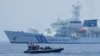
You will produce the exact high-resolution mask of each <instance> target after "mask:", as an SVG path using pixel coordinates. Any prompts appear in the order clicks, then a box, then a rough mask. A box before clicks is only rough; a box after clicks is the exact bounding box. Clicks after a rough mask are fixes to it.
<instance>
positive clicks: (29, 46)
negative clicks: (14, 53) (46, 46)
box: [28, 42, 34, 50]
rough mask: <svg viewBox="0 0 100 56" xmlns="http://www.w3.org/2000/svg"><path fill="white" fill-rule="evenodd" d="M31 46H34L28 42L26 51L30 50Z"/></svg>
mask: <svg viewBox="0 0 100 56" xmlns="http://www.w3.org/2000/svg"><path fill="white" fill-rule="evenodd" d="M33 45H34V44H33V43H32V42H28V50H31V49H32V46H33Z"/></svg>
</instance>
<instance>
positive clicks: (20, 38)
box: [5, 31, 100, 44]
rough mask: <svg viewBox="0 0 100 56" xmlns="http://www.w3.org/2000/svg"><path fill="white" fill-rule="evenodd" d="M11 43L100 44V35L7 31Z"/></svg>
mask: <svg viewBox="0 0 100 56" xmlns="http://www.w3.org/2000/svg"><path fill="white" fill-rule="evenodd" d="M5 33H6V35H7V37H8V39H9V41H10V42H11V43H28V42H30V41H32V42H33V43H49V44H100V37H78V38H73V37H51V36H43V35H34V34H32V33H26V32H17V31H5Z"/></svg>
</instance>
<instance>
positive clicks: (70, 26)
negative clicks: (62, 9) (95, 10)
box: [5, 4, 100, 44]
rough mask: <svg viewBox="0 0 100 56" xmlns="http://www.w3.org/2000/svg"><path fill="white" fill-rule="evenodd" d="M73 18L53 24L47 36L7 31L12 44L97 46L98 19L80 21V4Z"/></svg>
mask: <svg viewBox="0 0 100 56" xmlns="http://www.w3.org/2000/svg"><path fill="white" fill-rule="evenodd" d="M72 8H73V10H72V18H71V19H67V20H60V19H59V18H58V20H57V22H54V23H52V24H51V27H52V29H48V31H47V33H46V34H43V33H38V31H37V30H35V29H31V30H30V31H31V32H24V31H5V33H6V35H7V37H8V38H9V40H10V42H11V43H28V42H30V41H31V42H33V43H57V44H67V43H68V44H97V43H100V28H98V26H97V20H98V19H91V20H84V21H80V19H79V16H80V8H81V6H80V5H79V4H77V5H73V6H72Z"/></svg>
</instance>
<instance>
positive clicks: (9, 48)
mask: <svg viewBox="0 0 100 56" xmlns="http://www.w3.org/2000/svg"><path fill="white" fill-rule="evenodd" d="M39 45H40V46H42V47H45V46H51V47H53V48H59V47H62V48H64V50H63V51H62V52H60V53H41V54H26V53H24V51H25V50H27V44H11V43H3V42H1V43H0V56H100V44H39Z"/></svg>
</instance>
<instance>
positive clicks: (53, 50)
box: [24, 48, 64, 53]
mask: <svg viewBox="0 0 100 56" xmlns="http://www.w3.org/2000/svg"><path fill="white" fill-rule="evenodd" d="M62 50H64V48H58V49H48V50H27V51H24V53H59V52H61V51H62Z"/></svg>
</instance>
